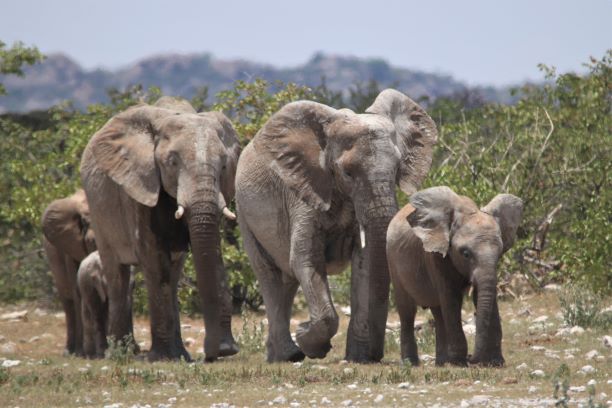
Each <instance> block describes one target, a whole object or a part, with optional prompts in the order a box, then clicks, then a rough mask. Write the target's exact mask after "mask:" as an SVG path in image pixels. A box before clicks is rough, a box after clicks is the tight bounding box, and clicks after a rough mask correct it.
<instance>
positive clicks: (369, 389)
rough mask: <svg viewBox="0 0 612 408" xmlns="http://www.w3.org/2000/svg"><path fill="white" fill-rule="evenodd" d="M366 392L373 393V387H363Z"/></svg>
mask: <svg viewBox="0 0 612 408" xmlns="http://www.w3.org/2000/svg"><path fill="white" fill-rule="evenodd" d="M362 392H363V393H364V394H371V393H372V389H371V388H370V387H366V388H364V389H363V391H362Z"/></svg>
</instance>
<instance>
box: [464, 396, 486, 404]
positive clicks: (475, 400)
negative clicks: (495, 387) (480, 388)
mask: <svg viewBox="0 0 612 408" xmlns="http://www.w3.org/2000/svg"><path fill="white" fill-rule="evenodd" d="M490 398H491V396H490V395H474V396H473V397H472V399H471V400H470V401H469V402H470V405H471V404H478V405H481V404H487V403H488V402H489V399H490Z"/></svg>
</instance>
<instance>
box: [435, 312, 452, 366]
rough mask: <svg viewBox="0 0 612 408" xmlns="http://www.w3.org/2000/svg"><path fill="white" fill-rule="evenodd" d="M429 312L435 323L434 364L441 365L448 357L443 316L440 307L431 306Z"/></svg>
mask: <svg viewBox="0 0 612 408" xmlns="http://www.w3.org/2000/svg"><path fill="white" fill-rule="evenodd" d="M431 313H432V314H433V317H434V322H435V325H436V365H437V366H442V365H444V364H446V363H447V362H448V361H449V359H448V341H447V339H446V326H445V325H444V316H443V315H442V309H440V307H439V306H438V307H432V308H431Z"/></svg>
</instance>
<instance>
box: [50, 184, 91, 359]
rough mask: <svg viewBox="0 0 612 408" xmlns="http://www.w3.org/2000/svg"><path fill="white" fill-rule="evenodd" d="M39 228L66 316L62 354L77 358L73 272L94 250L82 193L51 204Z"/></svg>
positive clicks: (77, 305)
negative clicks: (64, 352)
mask: <svg viewBox="0 0 612 408" xmlns="http://www.w3.org/2000/svg"><path fill="white" fill-rule="evenodd" d="M41 224H42V230H43V238H42V242H43V248H44V250H45V253H46V255H47V259H48V261H49V266H50V268H51V273H52V275H53V280H54V281H55V286H56V288H57V293H58V295H59V298H60V301H61V303H62V306H63V308H64V313H65V315H66V353H67V354H75V355H81V354H82V353H83V340H82V333H83V330H82V321H81V298H80V296H79V293H78V290H77V268H78V267H79V264H80V262H81V261H82V260H83V259H84V258H85V257H86V256H87V254H89V253H91V252H92V251H95V249H96V242H95V234H94V231H93V229H92V228H91V227H90V216H89V206H88V204H87V199H86V197H85V192H84V191H83V190H77V191H76V192H75V193H74V194H73V195H71V196H69V197H66V198H62V199H58V200H54V201H53V202H51V204H49V205H48V206H47V208H46V209H45V211H44V213H43V216H42V220H41Z"/></svg>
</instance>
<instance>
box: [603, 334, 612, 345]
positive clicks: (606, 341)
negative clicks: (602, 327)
mask: <svg viewBox="0 0 612 408" xmlns="http://www.w3.org/2000/svg"><path fill="white" fill-rule="evenodd" d="M601 341H602V342H603V345H604V346H605V347H612V336H603V337H602V339H601Z"/></svg>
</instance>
